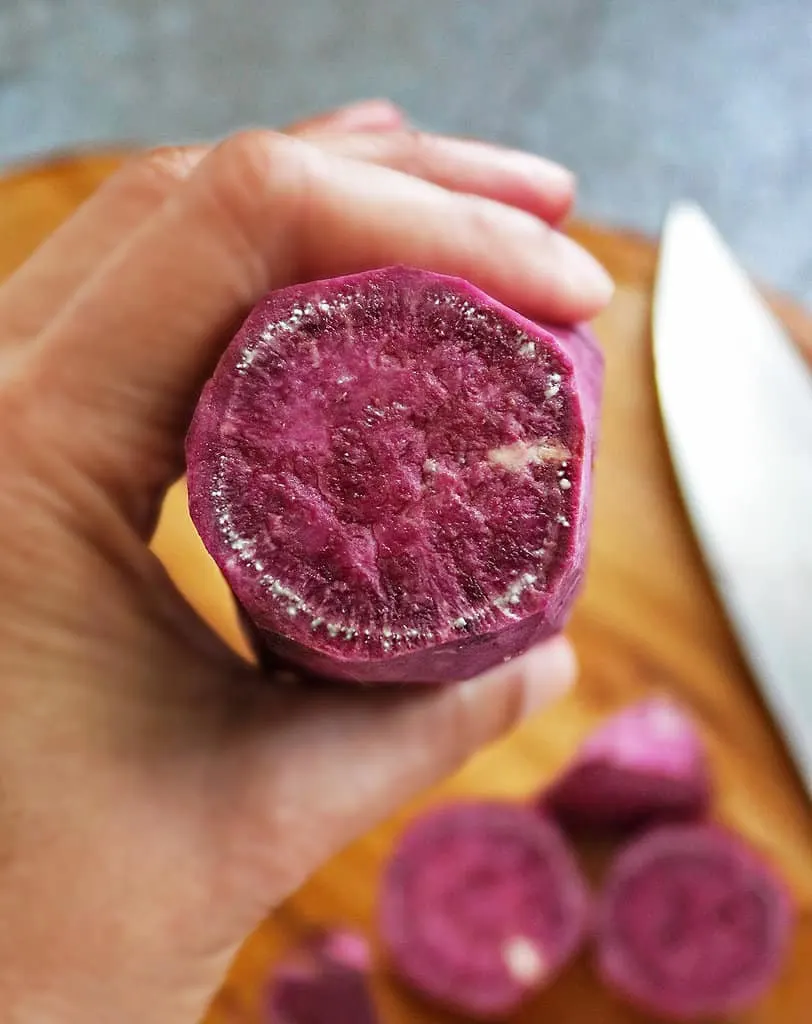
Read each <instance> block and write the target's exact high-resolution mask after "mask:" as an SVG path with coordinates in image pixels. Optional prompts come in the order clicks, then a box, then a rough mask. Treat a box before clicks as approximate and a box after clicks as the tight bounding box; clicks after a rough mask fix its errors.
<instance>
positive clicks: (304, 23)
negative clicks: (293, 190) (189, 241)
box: [0, 0, 812, 301]
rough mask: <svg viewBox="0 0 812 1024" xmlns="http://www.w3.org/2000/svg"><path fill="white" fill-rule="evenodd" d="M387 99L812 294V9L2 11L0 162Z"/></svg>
mask: <svg viewBox="0 0 812 1024" xmlns="http://www.w3.org/2000/svg"><path fill="white" fill-rule="evenodd" d="M378 95H380V96H388V97H391V98H392V99H394V100H395V101H397V102H398V103H400V104H401V105H402V106H403V107H404V108H405V109H406V110H407V111H408V112H410V114H411V115H412V117H413V119H414V120H415V121H416V122H417V123H419V124H420V125H422V126H425V127H427V128H432V129H435V130H440V131H448V132H457V133H464V134H473V135H479V136H483V137H486V138H489V139H493V140H499V141H502V142H506V143H510V144H513V145H517V146H522V147H525V148H527V149H530V150H534V151H536V152H540V153H544V154H548V155H550V156H551V157H554V158H556V159H558V160H560V161H563V162H564V163H566V164H568V165H569V166H570V167H572V168H574V169H575V171H576V172H577V173H578V175H579V177H580V181H581V198H580V207H579V210H580V213H581V214H582V215H586V216H589V217H592V218H596V219H600V220H602V221H604V222H607V223H609V224H615V225H622V226H629V227H632V228H638V229H642V230H644V231H646V232H655V231H656V230H657V228H658V226H659V223H660V220H661V218H662V215H663V213H664V210H665V207H666V205H667V203H668V202H669V200H671V199H673V198H675V197H678V196H689V197H691V198H695V199H697V200H698V201H699V202H701V203H702V204H703V205H704V206H705V207H706V208H707V210H708V211H709V213H710V214H711V216H712V217H713V218H714V219H715V220H716V222H717V223H718V225H719V227H720V228H721V229H722V231H723V233H724V234H725V235H726V237H727V238H728V240H729V241H730V242H731V244H732V245H733V247H734V248H735V249H736V251H737V252H738V254H739V256H740V257H741V258H742V259H743V261H744V262H745V263H746V264H747V266H748V268H749V269H750V270H751V271H753V272H754V273H756V274H757V275H759V276H760V277H762V278H763V279H764V280H766V281H767V282H769V283H770V284H773V285H775V286H777V287H780V288H783V289H784V290H786V291H788V292H790V293H792V294H794V295H795V296H797V297H800V298H803V299H806V300H807V301H809V300H812V230H810V225H812V4H811V3H810V2H809V0H769V2H768V3H764V2H759V0H713V2H708V0H680V2H679V3H675V2H664V0H660V2H659V3H658V2H656V0H611V2H609V0H565V2H561V0H501V2H499V3H493V2H484V0H468V2H465V3H461V2H452V0H408V2H405V0H395V2H389V3H387V2H384V0H345V2H343V3H341V2H338V3H337V2H335V0H297V2H295V3H293V2H287V3H286V2H284V0H239V2H238V3H224V2H223V0H106V2H96V0H2V6H0V163H8V162H17V161H20V160H23V159H26V158H29V157H30V156H32V155H36V154H40V153H42V152H44V151H50V150H53V149H54V148H60V149H61V148H65V147H72V146H75V145H79V144H81V145H87V144H89V143H109V142H112V141H119V140H125V141H139V142H140V141H144V142H156V141H161V140H171V141H179V140H188V139H199V138H211V137H215V136H219V135H222V134H224V133H226V132H229V131H230V130H233V129H235V128H237V127H241V126H245V125H258V124H267V125H275V124H281V123H284V122H286V121H288V120H291V119H293V118H296V117H299V116H302V115H306V114H309V113H313V112H315V111H317V110H320V109H322V108H325V107H330V106H333V105H335V104H339V103H343V102H345V101H348V100H351V99H357V98H361V97H366V96H378Z"/></svg>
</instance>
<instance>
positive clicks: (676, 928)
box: [597, 825, 794, 1020]
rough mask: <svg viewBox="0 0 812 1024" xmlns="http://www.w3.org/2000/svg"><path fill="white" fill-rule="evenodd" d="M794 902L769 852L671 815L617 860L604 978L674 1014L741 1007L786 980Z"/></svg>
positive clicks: (602, 923) (607, 897)
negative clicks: (764, 856)
mask: <svg viewBox="0 0 812 1024" xmlns="http://www.w3.org/2000/svg"><path fill="white" fill-rule="evenodd" d="M793 918H794V913H793V907H792V901H791V899H790V896H789V893H788V891H787V888H786V886H785V885H784V883H783V882H782V880H781V879H780V878H779V877H778V876H777V875H776V874H775V872H774V871H773V870H772V869H771V868H770V867H769V866H768V865H767V864H766V863H764V862H763V861H762V860H761V858H760V857H759V856H758V855H757V854H756V853H755V852H753V851H752V850H750V849H749V848H748V847H746V846H745V845H744V843H743V842H742V841H741V840H740V839H739V838H738V837H735V836H733V835H731V834H730V833H728V832H726V831H724V830H722V829H721V828H719V827H717V826H714V825H665V826H662V827H660V828H658V829H655V830H654V831H653V832H649V833H647V834H646V835H644V836H642V837H641V838H639V839H636V840H635V841H633V842H632V843H631V844H630V845H629V846H627V847H626V849H625V850H624V851H622V852H621V853H620V854H619V855H618V857H617V860H616V861H615V863H614V865H613V867H612V870H611V872H610V874H609V878H608V880H607V882H606V886H605V889H604V893H603V896H602V898H601V904H600V911H599V914H598V924H597V950H598V952H597V962H598V970H599V972H600V975H601V977H602V978H603V980H604V981H605V982H606V983H607V984H608V985H610V986H611V987H612V988H613V989H614V990H616V991H617V992H618V993H619V994H620V995H622V996H624V997H625V998H626V999H628V1000H629V1001H630V1002H632V1003H633V1004H635V1005H636V1006H638V1007H639V1008H641V1009H643V1010H646V1011H649V1012H652V1013H657V1014H659V1015H661V1016H664V1017H669V1018H671V1019H674V1020H696V1019H706V1018H707V1017H711V1016H712V1017H714V1018H715V1017H716V1016H717V1015H722V1014H727V1013H734V1012H736V1011H738V1010H740V1009H743V1008H745V1007H746V1006H749V1005H750V1004H751V1003H753V1002H754V1001H755V1000H757V999H758V998H759V997H760V996H761V995H762V994H763V993H764V992H765V991H766V990H767V989H768V988H769V987H770V985H771V984H772V983H773V982H774V981H775V980H776V978H777V975H778V973H779V970H780V968H781V965H782V962H783V960H784V957H785V955H786V953H787V950H788V946H789V942H790V938H791V933H792V925H793Z"/></svg>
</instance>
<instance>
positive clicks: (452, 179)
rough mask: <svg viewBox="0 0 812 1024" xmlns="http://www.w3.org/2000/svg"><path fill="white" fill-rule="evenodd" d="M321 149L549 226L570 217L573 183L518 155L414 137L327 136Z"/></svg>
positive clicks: (547, 164)
mask: <svg viewBox="0 0 812 1024" xmlns="http://www.w3.org/2000/svg"><path fill="white" fill-rule="evenodd" d="M318 141H319V146H320V147H321V148H323V149H325V150H327V151H329V152H332V153H337V154H339V155H340V156H345V157H352V158H353V159H356V160H363V161H365V162H366V163H374V164H380V165H381V166H385V167H391V168H392V169H393V170H397V171H403V172H405V173H406V174H412V175H414V176H415V177H417V178H424V179H425V180H426V181H432V182H434V183H435V184H436V185H442V186H443V187H444V188H447V189H450V190H452V191H454V192H470V193H472V194H474V195H478V196H483V197H485V198H487V199H496V200H498V201H499V202H501V203H506V204H507V205H508V206H515V207H516V208H517V209H519V210H527V212H528V213H532V214H535V215H536V216H537V217H541V218H542V220H546V221H548V222H549V223H551V224H556V223H559V222H560V221H561V220H563V218H564V217H566V216H567V214H568V213H569V212H570V209H571V207H572V203H573V200H574V198H575V179H574V177H573V175H572V174H571V173H570V172H569V171H568V170H566V168H564V167H561V166H560V165H559V164H556V163H553V162H552V161H550V160H544V159H543V158H542V157H537V156H532V155H531V154H529V153H522V152H519V151H516V150H510V149H503V148H501V147H499V146H491V145H488V144H487V143H483V142H476V141H473V140H467V139H455V138H448V137H444V136H440V135H430V134H427V133H424V132H416V131H390V132H387V133H385V134H381V133H371V132H356V133H353V134H351V135H350V134H337V133H335V132H333V131H328V132H324V133H323V134H322V135H320V137H319V140H318Z"/></svg>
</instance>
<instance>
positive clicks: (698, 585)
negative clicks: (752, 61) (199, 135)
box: [0, 153, 812, 1024]
mask: <svg viewBox="0 0 812 1024" xmlns="http://www.w3.org/2000/svg"><path fill="white" fill-rule="evenodd" d="M119 158H120V157H119V155H118V154H116V153H106V154H105V153H102V154H92V153H91V154H79V155H75V156H65V157H61V158H55V159H53V160H50V161H48V162H45V163H41V164H38V165H36V166H30V167H22V168H17V169H16V170H14V171H13V172H12V173H10V174H8V175H7V176H6V177H5V178H4V179H0V276H2V275H4V274H7V273H9V272H10V271H11V270H13V269H14V267H15V266H17V265H18V264H19V263H20V262H21V261H22V260H23V259H24V258H25V257H26V256H27V255H28V254H29V253H30V252H31V251H32V249H33V248H34V247H35V246H36V245H37V244H38V243H39V242H40V241H41V240H42V239H43V238H44V237H45V236H46V235H47V234H48V233H49V232H50V231H51V230H53V229H54V228H55V227H56V226H57V224H58V223H59V222H60V221H62V220H63V219H64V218H65V217H66V216H67V215H68V214H70V213H71V211H72V210H73V209H74V208H75V207H76V205H77V204H78V203H79V202H80V201H81V200H82V199H83V198H84V197H85V196H87V195H88V194H89V193H90V192H91V191H92V190H93V189H94V188H95V187H96V186H97V185H98V184H99V183H100V182H101V181H102V180H103V179H104V178H105V177H106V176H107V175H108V174H109V173H110V172H111V171H112V170H113V169H114V167H115V166H116V165H117V163H118V160H119ZM572 230H573V234H574V235H575V236H576V237H578V238H579V239H580V240H581V241H582V242H583V243H584V244H585V245H586V246H587V247H588V248H589V249H591V250H592V251H593V252H594V253H595V254H596V255H597V256H598V258H599V259H601V260H602V261H603V262H604V264H605V265H606V266H607V267H608V268H609V270H610V271H611V273H612V274H613V275H614V277H615V279H616V280H617V282H618V291H617V296H616V298H615V300H614V301H613V303H612V305H611V307H610V309H609V310H608V311H607V312H606V313H605V314H604V315H603V316H601V317H600V319H599V320H598V322H597V324H596V327H597V331H598V334H599V336H600V338H601V340H602V342H603V344H604V346H605V349H606V355H607V387H606V405H605V413H604V420H603V437H602V442H601V449H600V456H599V462H598V472H597V487H596V494H595V524H594V534H593V541H592V554H591V562H590V571H589V578H588V584H587V587H586V590H585V592H584V594H583V597H582V599H581V601H580V603H579V606H578V609H577V612H576V614H575V616H574V619H573V622H572V627H571V631H570V632H571V635H572V637H573V638H574V640H575V643H576V645H577V648H578V651H579V653H580V658H581V664H582V673H581V680H580V684H579V686H578V687H577V692H576V693H574V694H573V695H571V696H570V697H568V698H566V699H564V700H562V701H561V702H560V703H559V704H558V706H557V707H556V708H555V709H554V710H552V711H550V712H548V713H546V714H544V715H542V716H540V717H539V718H538V719H537V720H536V721H533V722H532V723H529V724H527V725H526V726H525V727H523V728H522V729H520V730H519V731H518V732H517V733H515V734H514V735H513V736H512V737H510V738H509V739H507V740H505V741H503V742H502V743H500V744H498V745H496V746H494V747H493V748H491V749H489V750H487V751H484V752H483V753H482V754H481V755H479V756H478V757H476V758H475V759H474V760H473V761H472V762H470V763H469V764H468V765H467V767H466V768H465V769H464V770H463V771H462V772H460V773H459V774H458V775H457V776H456V777H455V778H453V779H451V780H449V781H448V782H447V783H446V784H445V785H444V786H442V787H441V788H440V789H438V790H437V791H435V792H433V793H431V794H426V795H425V796H424V797H422V798H421V799H420V800H419V801H417V802H416V803H415V804H413V805H412V806H411V807H407V808H404V809H403V811H402V812H401V813H400V814H399V815H398V816H397V817H396V818H395V819H393V820H392V821H389V822H387V823H385V824H384V825H382V826H381V827H380V828H378V829H377V830H376V831H374V832H373V833H371V834H370V835H368V836H365V837H364V838H362V839H360V840H358V841H357V842H356V843H355V844H354V845H353V846H352V847H350V848H349V849H347V850H346V851H345V852H343V853H342V854H341V855H340V856H338V857H336V858H335V859H334V860H333V861H332V862H331V863H329V864H327V865H325V867H324V868H323V869H322V870H321V871H319V872H318V874H317V875H316V876H314V877H313V878H312V879H311V880H310V881H309V882H308V884H307V885H305V886H304V888H303V889H302V890H301V891H300V892H299V893H297V894H296V895H295V896H294V897H293V898H291V899H290V900H289V901H288V902H287V903H286V904H285V905H284V906H283V907H281V908H279V909H278V911H277V912H276V913H275V914H274V915H273V916H272V917H270V918H269V920H268V921H267V922H266V923H265V924H264V925H263V926H262V928H261V929H259V931H258V932H257V933H256V934H255V935H254V936H252V937H251V939H250V940H249V941H248V942H247V943H246V945H245V947H244V949H243V951H242V952H241V954H240V956H239V957H238V959H237V961H236V962H235V964H234V967H233V970H232V972H231V975H230V977H229V979H228V980H227V982H226V984H225V986H224V988H223V990H222V992H221V993H220V995H219V996H218V997H217V999H216V1001H215V1003H214V1005H213V1006H212V1009H211V1012H210V1015H209V1024H226V1022H228V1024H237V1022H248V1021H255V1020H259V1017H258V1013H259V1006H260V996H261V990H262V984H263V981H264V979H265V978H266V976H267V973H268V970H269V966H270V964H271V962H272V961H273V959H274V957H275V956H277V955H278V954H279V952H280V951H281V950H283V949H284V948H285V947H286V946H288V945H289V944H290V943H291V942H293V941H295V939H296V937H297V936H298V935H300V934H301V933H302V932H303V931H304V930H305V929H307V927H308V926H310V925H311V924H314V923H324V922H354V923H356V924H357V925H359V926H361V927H363V928H365V929H368V930H369V932H370V934H372V935H374V907H375V887H376V881H377V876H378V873H379V870H380V867H381V864H382V861H383V859H384V858H385V856H386V853H387V850H388V848H389V846H390V844H391V842H392V840H393V837H394V836H395V835H396V833H397V830H398V829H399V828H400V827H401V826H402V824H403V822H404V821H405V820H406V818H407V817H408V815H409V814H411V813H412V812H413V811H414V810H415V809H416V808H417V807H418V806H421V805H422V804H423V803H425V802H426V801H430V800H436V799H438V798H439V797H441V796H442V795H444V794H448V793H450V792H454V793H458V792H467V793H468V792H475V793H483V794H492V795H495V794H499V795H503V796H523V795H524V794H527V793H529V792H531V791H533V790H534V789H535V788H537V787H538V786H539V785H541V784H542V783H543V782H544V781H545V780H546V779H548V778H549V777H550V776H551V775H552V774H553V773H554V772H555V771H556V770H557V769H558V768H559V767H560V766H561V765H562V764H563V763H564V762H565V761H566V759H567V758H568V757H569V755H570V754H571V752H572V750H573V748H574V747H575V745H576V743H577V742H578V740H579V739H580V738H581V737H582V736H583V735H584V734H585V733H586V732H587V730H588V729H589V728H590V727H591V726H593V725H594V724H595V723H596V722H597V721H598V720H599V719H600V717H601V716H602V715H604V714H606V713H607V712H610V711H612V710H613V709H615V708H617V707H619V706H621V705H623V704H624V703H626V702H628V701H630V700H633V699H634V698H636V697H638V696H640V695H642V694H645V693H648V692H651V691H653V690H659V689H661V690H668V691H670V692H673V693H675V694H678V695H679V696H680V697H681V698H682V699H683V700H684V701H686V702H687V703H688V704H689V705H690V706H691V707H692V708H693V709H694V711H695V713H696V715H697V717H698V719H699V721H700V722H701V725H702V728H703V730H704V733H705V736H706V738H707V742H708V744H709V747H710V750H711V753H712V757H713V762H714V765H715V770H716V777H717V779H718V814H719V816H720V818H721V819H723V820H724V821H726V822H728V823H729V824H730V825H732V826H733V827H735V828H737V829H738V830H739V831H741V832H742V833H743V834H744V835H745V836H746V837H747V838H748V839H749V840H751V841H752V842H753V843H755V844H756V845H757V846H759V847H760V848H761V849H763V850H764V851H765V853H766V854H767V855H768V856H770V857H772V858H773V859H774V860H775V861H776V863H777V864H778V865H780V866H781V868H782V870H783V871H784V873H785V874H786V876H787V878H788V879H789V880H790V882H791V884H792V886H793V888H794V890H795V892H796V894H797V897H798V900H799V903H800V905H801V908H802V916H801V921H800V925H799V928H798V933H797V941H796V943H795V947H794V951H793V955H792V956H791V958H790V961H789V963H788V964H787V967H786V970H785V972H784V974H783V977H782V979H781V981H780V983H779V984H778V985H777V986H776V987H775V989H774V990H773V991H772V992H771V993H770V995H769V996H768V997H767V998H766V999H765V1000H764V1001H763V1002H762V1004H761V1005H760V1006H759V1007H757V1008H755V1009H753V1010H752V1011H751V1012H749V1013H747V1014H744V1015H742V1016H741V1017H740V1018H738V1020H739V1021H740V1022H741V1024H744V1022H746V1024H774V1022H781V1024H806V1022H808V1021H810V1020H812V971H810V969H809V966H808V965H809V963H810V961H812V814H810V807H809V804H808V802H807V800H806V798H805V797H804V794H803V792H802V790H801V788H800V785H799V783H798V781H797V779H796V778H795V776H794V773H793V771H792V768H791V766H790V764H789V762H788V761H787V758H786V757H785V754H784V752H783V750H782V747H781V744H780V741H779V738H778V736H777V735H776V733H775V731H774V729H773V727H772V726H771V724H770V722H769V719H768V718H767V716H766V714H765V712H764V709H763V707H762V706H761V704H760V701H759V699H758V696H757V693H756V691H755V689H754V687H753V684H752V681H751V680H750V678H749V677H748V673H747V672H746V670H745V667H744V665H743V663H742V660H741V658H740V657H739V654H738V653H737V649H736V646H735V644H734V642H733V639H732V637H731V634H730V632H729V630H728V628H727V625H726V623H725V618H724V615H723V614H722V612H721V609H720V607H719V604H718V602H717V600H716V598H715V596H714V593H713V590H712V589H711V587H710V585H709V582H708V579H707V577H706V574H705V572H704V570H703V565H702V561H701V558H700V555H699V552H698V550H697V547H696V544H695V542H694V540H693V537H692V535H691V532H690V530H689V527H688V523H687V521H686V518H685V515H684V513H683V510H682V507H681V504H680V500H679V495H678V492H677V489H676V486H675V482H674V479H673V476H672V472H671V469H670V464H669V459H668V454H667V451H666V448H665V444H664V439H663V434H662V430H661V427H660V421H659V417H658V411H657V405H656V400H655V393H654V389H653V384H652V365H651V353H650V336H649V312H650V300H651V286H652V280H653V274H654V266H655V257H656V252H655V246H654V245H653V244H652V243H651V242H650V241H649V240H647V239H644V238H640V237H636V236H634V235H631V234H628V233H623V232H617V231H611V230H607V229H603V228H600V227H596V226H590V225H587V224H582V223H579V224H576V225H574V226H573V229H572ZM775 308H776V309H777V311H778V312H779V314H780V315H781V316H782V317H783V319H784V321H785V322H786V323H787V325H788V326H789V328H790V330H791V331H792V333H793V334H794V336H795V337H796V339H797V340H798V342H799V344H800V345H801V346H803V347H804V348H805V350H806V351H807V352H808V353H810V354H812V319H810V317H809V316H808V315H807V314H806V313H805V312H804V311H803V310H801V309H799V308H798V307H797V306H795V305H793V304H792V303H790V302H787V301H786V300H781V299H776V300H775ZM154 546H155V549H156V551H157V552H158V553H159V555H160V557H161V558H162V559H163V560H164V562H165V564H166V565H167V567H168V569H169V571H170V572H171V574H172V575H173V576H174V578H175V579H176V580H177V582H178V583H179V585H180V586H181V588H182V589H183V590H184V592H185V593H186V594H187V595H188V596H189V599H190V600H191V601H192V603H193V604H194V605H195V606H196V607H197V608H198V609H199V610H200V612H201V614H203V615H204V616H205V617H206V618H207V619H208V620H209V621H210V622H211V623H212V624H213V625H214V626H215V627H216V628H218V629H219V630H220V631H221V632H223V633H224V635H226V637H227V638H229V639H230V640H231V641H232V642H233V643H235V644H236V645H238V646H241V645H242V640H241V637H240V634H239V631H238V629H237V626H236V622H235V619H234V616H233V613H232V610H231V605H230V602H229V599H228V594H227V592H226V590H225V587H224V585H223V583H222V581H221V579H220V576H219V573H218V572H217V570H216V569H215V568H214V567H213V565H212V564H211V562H210V561H209V559H208V557H207V556H206V554H205V552H204V551H203V549H202V546H201V545H200V543H199V541H198V539H197V536H196V534H195V532H194V530H193V529H192V527H191V524H190V522H189V520H188V516H187V514H186V509H185V493H184V489H183V485H182V484H179V485H177V486H176V487H175V488H173V490H172V492H171V493H170V495H169V497H168V499H167V503H166V506H165V508H164V514H163V517H162V520H161V523H160V527H159V529H158V532H157V535H156V538H155V542H154ZM810 681H811V682H812V679H811V680H810ZM376 987H377V990H378V994H379V996H380V1000H381V1005H382V1008H383V1009H384V1011H385V1019H386V1021H388V1022H391V1024H406V1022H409V1024H429V1022H436V1024H439V1022H441V1021H443V1022H444V1021H447V1022H450V1021H451V1020H452V1018H450V1017H448V1016H447V1015H444V1014H441V1013H438V1012H436V1011H435V1010H433V1009H430V1008H428V1007H426V1006H424V1005H421V1004H420V1003H419V1002H418V1001H417V1000H416V999H414V998H413V997H412V996H410V995H408V994H407V993H404V992H402V991H401V990H400V989H399V988H398V987H397V985H395V984H394V983H392V982H391V981H389V980H388V979H387V977H386V975H385V972H384V971H383V970H381V971H380V972H379V975H378V976H376ZM648 1019H649V1018H645V1017H642V1016H640V1015H637V1014H635V1013H633V1012H632V1011H630V1010H628V1009H626V1008H625V1007H623V1006H621V1005H620V1004H618V1003H616V1002H615V1001H614V1000H613V999H612V998H611V997H610V996H609V995H607V994H606V993H605V992H603V991H601V989H600V988H599V986H598V985H597V983H596V981H595V980H594V978H593V976H592V974H591V972H590V970H589V965H588V961H587V959H586V958H584V959H582V961H580V962H579V963H578V964H577V965H575V966H574V967H573V968H572V969H571V970H569V971H568V972H567V973H566V975H565V976H563V977H562V978H561V979H560V980H559V981H558V982H557V983H556V984H555V985H554V986H553V987H552V988H551V989H550V990H549V991H548V992H547V993H545V994H544V995H543V996H542V997H541V998H540V999H539V1000H537V1001H536V1003H534V1004H533V1006H531V1007H528V1008H527V1010H526V1011H525V1012H523V1013H522V1014H521V1015H520V1016H519V1017H518V1018H517V1020H519V1021H521V1022H528V1024H529V1022H530V1021H533V1020H536V1021H538V1020H549V1021H558V1022H561V1024H595V1022H597V1021H600V1022H602V1024H632V1022H637V1024H642V1022H643V1021H644V1020H648Z"/></svg>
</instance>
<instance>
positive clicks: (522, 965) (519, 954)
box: [502, 935, 546, 986]
mask: <svg viewBox="0 0 812 1024" xmlns="http://www.w3.org/2000/svg"><path fill="white" fill-rule="evenodd" d="M502 958H503V959H504V962H505V966H506V967H507V969H508V973H509V974H510V975H511V977H512V978H513V979H514V980H515V981H517V982H518V983H519V984H520V985H527V986H531V985H537V984H538V983H539V982H540V981H541V979H542V978H543V977H544V975H545V973H546V966H545V963H544V957H543V956H542V955H541V952H540V951H539V948H538V946H537V945H536V944H535V943H534V942H531V941H530V939H526V938H525V937H524V936H523V935H517V936H516V937H515V938H512V939H508V940H507V941H506V942H505V944H504V946H503V947H502Z"/></svg>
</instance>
